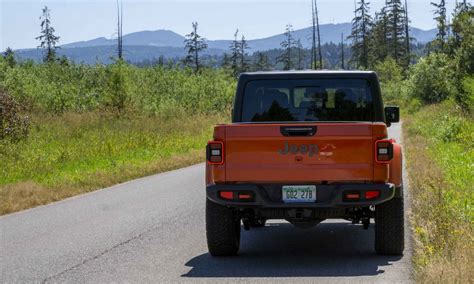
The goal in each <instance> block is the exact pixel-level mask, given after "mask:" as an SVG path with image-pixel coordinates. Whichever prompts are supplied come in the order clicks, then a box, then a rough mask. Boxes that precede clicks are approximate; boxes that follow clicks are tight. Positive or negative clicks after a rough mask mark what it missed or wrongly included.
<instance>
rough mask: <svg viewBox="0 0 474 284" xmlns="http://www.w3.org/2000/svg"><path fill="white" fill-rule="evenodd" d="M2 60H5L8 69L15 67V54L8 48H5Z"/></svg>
mask: <svg viewBox="0 0 474 284" xmlns="http://www.w3.org/2000/svg"><path fill="white" fill-rule="evenodd" d="M3 58H4V59H5V61H6V62H7V65H8V66H9V67H11V68H13V67H15V65H16V59H15V53H14V52H13V50H12V49H11V48H10V47H7V49H5V52H3Z"/></svg>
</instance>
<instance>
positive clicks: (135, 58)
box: [16, 23, 436, 64]
mask: <svg viewBox="0 0 474 284" xmlns="http://www.w3.org/2000/svg"><path fill="white" fill-rule="evenodd" d="M351 28H352V26H351V24H350V23H342V24H323V25H320V32H321V43H322V44H325V43H330V42H333V43H339V42H340V41H341V35H343V36H344V37H345V38H346V37H347V36H348V35H349V34H350V32H351ZM410 32H411V37H413V38H414V39H415V42H417V43H426V42H429V41H431V40H433V39H434V38H435V36H436V30H435V29H432V30H427V31H425V30H421V29H418V28H414V27H411V28H410ZM311 35H312V28H311V27H308V28H304V29H299V30H295V31H294V33H293V36H294V38H295V39H297V40H298V39H299V40H300V41H301V44H302V45H303V47H304V48H310V47H311V38H312V37H311ZM284 39H285V35H284V34H283V33H282V34H277V35H274V36H270V37H266V38H261V39H253V40H248V45H249V47H250V52H251V53H252V52H256V51H265V50H270V49H275V48H279V47H280V43H281V42H282V41H283V40H284ZM184 40H185V37H184V36H182V35H179V34H177V33H175V32H173V31H170V30H156V31H140V32H134V33H130V34H127V35H124V36H123V45H124V54H125V57H126V58H127V60H129V61H131V62H140V61H143V60H146V59H149V60H151V59H153V58H158V57H159V56H164V57H165V58H181V57H184V56H185V50H184ZM345 40H346V39H345ZM346 41H347V40H346ZM116 42H117V40H116V39H107V38H105V37H100V38H95V39H92V40H87V41H79V42H73V43H69V44H64V45H62V46H61V49H59V50H58V54H59V55H60V56H62V55H65V56H67V57H68V58H70V59H72V60H74V61H76V62H84V63H88V64H93V63H95V62H98V61H99V62H103V63H109V62H110V61H111V57H112V56H114V55H115V53H116V47H115V45H116ZM231 42H232V41H231V40H208V41H207V44H208V47H209V48H208V49H207V50H206V52H205V54H207V55H222V54H223V53H225V52H228V49H229V45H230V43H231ZM16 54H17V56H19V57H20V58H22V59H25V58H31V59H34V60H39V59H40V58H41V51H40V50H37V49H23V50H17V51H16Z"/></svg>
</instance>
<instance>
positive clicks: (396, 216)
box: [375, 198, 405, 255]
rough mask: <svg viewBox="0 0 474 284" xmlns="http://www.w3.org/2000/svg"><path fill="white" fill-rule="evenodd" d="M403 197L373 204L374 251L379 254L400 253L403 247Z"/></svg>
mask: <svg viewBox="0 0 474 284" xmlns="http://www.w3.org/2000/svg"><path fill="white" fill-rule="evenodd" d="M404 225H405V224H404V210H403V198H393V199H391V200H389V201H387V202H384V203H382V204H379V205H376V206H375V251H376V252H377V254H380V255H402V254H403V250H404V248H405V238H404V236H405V230H404Z"/></svg>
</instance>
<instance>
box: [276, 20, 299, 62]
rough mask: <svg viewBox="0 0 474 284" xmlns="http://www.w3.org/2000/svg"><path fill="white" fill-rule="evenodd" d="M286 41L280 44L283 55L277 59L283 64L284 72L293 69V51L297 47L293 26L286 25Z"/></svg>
mask: <svg viewBox="0 0 474 284" xmlns="http://www.w3.org/2000/svg"><path fill="white" fill-rule="evenodd" d="M284 35H285V40H284V41H282V42H281V43H280V46H281V48H282V49H283V53H282V54H281V55H280V56H278V57H277V62H278V63H283V70H290V69H292V67H293V58H292V51H293V48H294V46H295V40H294V38H293V26H292V25H290V24H288V25H286V31H285V34H284Z"/></svg>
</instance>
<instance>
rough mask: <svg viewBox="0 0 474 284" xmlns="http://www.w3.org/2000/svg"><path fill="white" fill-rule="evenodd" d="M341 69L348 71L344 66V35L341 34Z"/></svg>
mask: <svg viewBox="0 0 474 284" xmlns="http://www.w3.org/2000/svg"><path fill="white" fill-rule="evenodd" d="M341 69H343V70H344V69H346V67H345V66H344V33H341Z"/></svg>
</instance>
